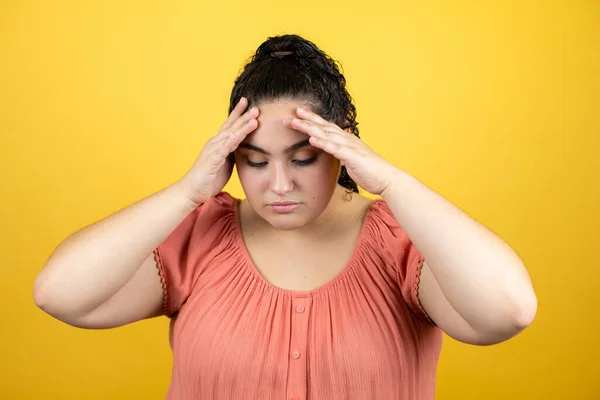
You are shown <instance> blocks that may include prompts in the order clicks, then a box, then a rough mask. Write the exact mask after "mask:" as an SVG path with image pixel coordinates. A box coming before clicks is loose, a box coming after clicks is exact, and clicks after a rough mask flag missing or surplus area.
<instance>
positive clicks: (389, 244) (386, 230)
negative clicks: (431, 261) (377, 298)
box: [374, 200, 435, 324]
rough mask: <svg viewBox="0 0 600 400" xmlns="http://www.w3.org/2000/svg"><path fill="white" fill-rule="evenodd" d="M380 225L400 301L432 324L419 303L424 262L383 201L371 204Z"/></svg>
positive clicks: (385, 255)
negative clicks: (399, 293)
mask: <svg viewBox="0 0 600 400" xmlns="http://www.w3.org/2000/svg"><path fill="white" fill-rule="evenodd" d="M374 207H375V208H376V210H375V211H376V214H377V215H378V217H379V218H378V219H379V222H380V224H379V225H380V229H379V232H380V235H381V237H380V240H381V242H380V243H381V247H382V249H383V257H384V259H386V261H387V262H388V263H390V264H391V265H393V266H394V269H395V275H396V280H397V283H398V285H399V287H400V291H401V292H402V297H403V298H404V301H405V303H406V304H407V305H408V307H409V308H410V310H411V311H412V312H413V314H415V315H416V316H417V317H418V318H420V319H422V320H424V321H427V322H429V323H431V324H435V323H434V322H433V320H432V319H431V318H430V317H429V315H428V314H427V312H426V311H425V309H424V308H423V306H422V304H421V301H420V299H419V280H420V276H421V269H422V268H423V261H424V258H423V256H422V255H421V253H420V252H419V250H418V249H417V247H416V246H415V245H414V243H413V242H412V241H411V240H410V238H409V237H408V235H407V234H406V232H404V230H403V229H402V227H401V226H400V224H399V223H398V221H396V218H395V217H394V214H393V213H392V211H391V209H390V208H389V206H388V205H387V203H385V201H384V200H377V201H376V204H374Z"/></svg>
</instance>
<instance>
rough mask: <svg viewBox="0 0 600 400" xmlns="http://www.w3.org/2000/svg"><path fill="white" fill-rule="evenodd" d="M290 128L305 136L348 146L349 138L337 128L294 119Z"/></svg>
mask: <svg viewBox="0 0 600 400" xmlns="http://www.w3.org/2000/svg"><path fill="white" fill-rule="evenodd" d="M291 127H292V128H294V129H296V130H298V131H300V132H303V133H306V134H307V135H310V136H313V137H317V138H321V139H326V140H328V141H331V142H334V143H337V144H340V145H348V144H349V143H350V140H351V137H350V136H349V135H348V134H347V133H345V132H344V131H342V130H341V129H340V128H339V127H337V126H331V125H325V126H324V125H321V124H315V123H314V122H311V121H307V120H302V119H297V118H294V119H293V120H292V121H291Z"/></svg>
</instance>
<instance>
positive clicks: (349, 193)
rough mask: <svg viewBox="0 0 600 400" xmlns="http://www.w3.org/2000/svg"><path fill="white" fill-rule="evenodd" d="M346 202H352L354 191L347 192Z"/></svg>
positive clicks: (345, 195)
mask: <svg viewBox="0 0 600 400" xmlns="http://www.w3.org/2000/svg"><path fill="white" fill-rule="evenodd" d="M344 200H346V201H352V191H351V190H346V193H344Z"/></svg>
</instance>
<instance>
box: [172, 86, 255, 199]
mask: <svg viewBox="0 0 600 400" xmlns="http://www.w3.org/2000/svg"><path fill="white" fill-rule="evenodd" d="M247 107H248V100H247V99H246V98H245V97H242V98H241V99H240V101H239V102H238V104H237V105H236V106H235V108H234V109H233V111H232V112H231V114H230V115H229V118H227V121H225V124H223V126H222V127H221V129H220V130H219V133H218V134H217V135H216V136H214V137H213V138H211V139H209V140H208V142H206V144H205V145H204V148H203V149H202V151H201V152H200V155H199V156H198V158H197V159H196V161H195V162H194V165H193V166H192V168H191V169H190V170H189V171H188V172H187V173H186V174H185V176H184V177H183V178H181V180H180V181H179V182H178V183H179V184H180V185H181V186H182V188H183V191H184V193H185V194H186V196H187V197H188V198H189V199H190V200H191V201H192V202H193V204H196V205H200V204H202V203H204V202H205V201H207V200H208V199H210V198H211V197H213V196H215V195H217V194H218V193H219V192H220V191H221V190H222V189H223V187H224V186H225V184H226V183H227V182H228V181H229V178H231V173H232V172H233V164H234V160H233V151H234V150H235V149H237V147H238V146H239V144H240V143H241V142H242V141H243V140H244V138H245V137H246V136H248V135H249V134H250V133H251V132H253V131H254V130H255V129H256V128H257V127H258V120H257V118H258V114H259V111H258V109H257V108H256V107H253V108H252V109H250V110H249V111H247V112H244V111H245V110H246V108H247Z"/></svg>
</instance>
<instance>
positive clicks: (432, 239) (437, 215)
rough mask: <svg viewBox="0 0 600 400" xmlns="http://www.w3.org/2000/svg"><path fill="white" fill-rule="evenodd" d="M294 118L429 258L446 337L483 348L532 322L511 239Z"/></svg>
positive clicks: (304, 118) (431, 298)
mask: <svg viewBox="0 0 600 400" xmlns="http://www.w3.org/2000/svg"><path fill="white" fill-rule="evenodd" d="M296 114H297V115H298V118H294V119H293V120H291V121H289V122H287V124H288V126H291V127H292V128H294V129H297V130H299V131H300V132H304V133H306V134H307V135H309V136H310V139H309V140H310V143H311V144H312V145H313V146H315V147H318V148H320V149H323V150H325V151H327V152H328V153H329V154H331V155H333V156H334V157H336V158H337V159H338V160H340V161H341V163H342V165H344V166H345V167H346V170H347V171H348V175H349V176H350V177H351V178H352V179H353V180H354V181H355V182H356V183H357V184H358V185H359V186H360V187H362V188H363V189H364V190H366V191H368V192H369V193H372V194H375V195H380V196H381V197H382V198H383V199H384V200H385V201H386V203H387V204H388V206H389V207H390V209H391V210H392V213H393V214H394V217H395V218H396V220H397V221H398V223H399V224H400V226H401V227H402V228H403V229H404V231H405V232H406V234H407V235H408V237H409V238H410V239H411V241H412V242H413V243H414V244H415V245H416V247H417V249H419V251H420V253H421V254H422V255H423V257H424V259H425V260H426V261H425V263H424V266H423V268H422V269H421V281H420V284H419V298H420V300H421V304H422V305H423V308H424V309H425V311H426V312H427V314H428V315H429V316H430V317H431V319H432V320H433V321H434V322H435V323H436V324H437V325H438V326H439V327H440V328H441V329H442V330H443V331H444V332H446V333H447V334H448V335H450V336H452V337H454V338H455V339H457V340H460V341H463V342H466V343H472V344H480V345H485V344H494V343H498V342H501V341H503V340H506V339H509V338H510V337H512V336H514V335H516V334H517V333H518V332H520V331H521V330H523V329H524V328H525V327H526V326H528V325H529V324H530V323H531V321H532V320H533V318H534V316H535V313H536V310H537V300H536V297H535V293H534V291H533V288H532V285H531V281H530V279H529V275H528V274H527V271H526V269H525V267H524V266H523V262H522V261H521V259H520V258H519V257H518V256H517V254H516V253H515V252H514V251H513V250H512V249H511V248H510V247H509V246H508V245H507V244H506V243H505V242H503V241H502V240H501V239H500V238H499V237H497V236H496V235H494V234H493V233H492V232H490V231H489V230H488V229H487V228H485V227H484V226H483V225H481V224H479V223H478V222H476V221H475V220H473V219H471V218H469V217H468V216H467V215H466V214H465V213H463V212H462V211H461V210H459V209H458V208H457V207H456V206H454V205H453V204H451V203H450V202H448V201H447V200H445V199H444V198H443V197H441V196H440V195H438V194H437V193H435V192H434V191H433V190H431V189H429V188H428V187H427V186H425V185H423V184H422V183H421V182H419V181H418V180H417V179H415V178H413V177H412V176H410V175H408V174H407V173H405V172H403V171H401V170H399V169H398V168H397V167H395V166H394V165H392V164H391V163H389V162H387V161H386V160H384V159H383V158H382V157H380V156H379V155H378V154H376V153H375V152H374V151H373V150H372V149H371V148H369V147H368V146H367V145H366V144H365V143H364V142H363V141H362V140H360V139H359V138H357V137H356V136H354V135H352V134H350V132H349V131H348V130H343V129H341V128H340V127H339V126H337V125H335V124H334V123H333V122H329V121H326V120H324V119H323V118H321V117H320V116H318V115H317V114H315V113H312V112H310V111H307V110H303V109H301V108H298V109H297V110H296ZM284 123H285V122H284Z"/></svg>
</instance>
